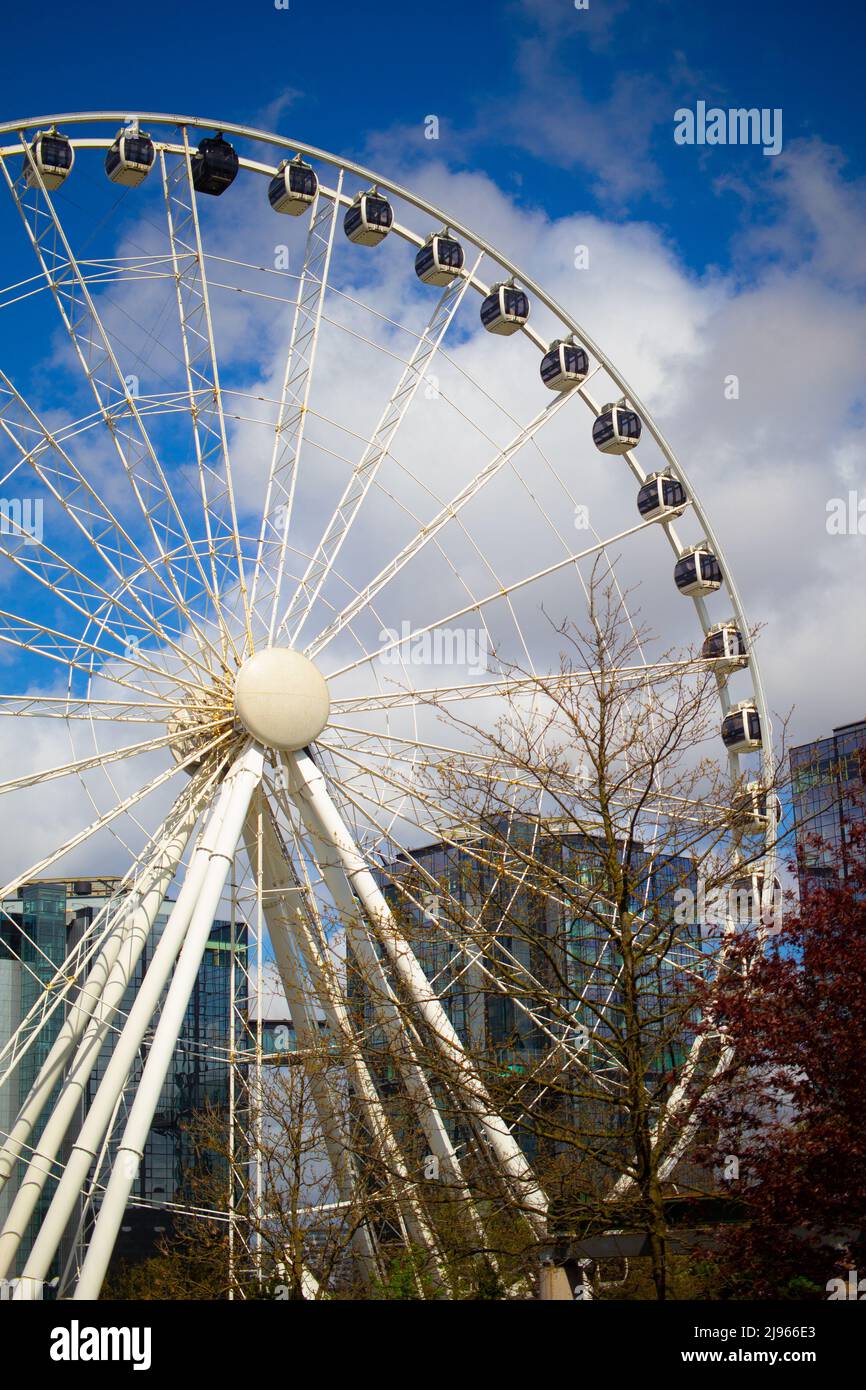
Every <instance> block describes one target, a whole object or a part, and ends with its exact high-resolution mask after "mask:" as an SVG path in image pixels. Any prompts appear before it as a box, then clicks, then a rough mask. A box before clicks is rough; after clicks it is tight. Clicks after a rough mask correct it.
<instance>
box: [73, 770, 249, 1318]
mask: <svg viewBox="0 0 866 1390" xmlns="http://www.w3.org/2000/svg"><path fill="white" fill-rule="evenodd" d="M263 761H264V755H263V753H262V750H261V748H258V747H256V746H255V745H250V746H249V747H248V748H247V749H246V750H245V751H244V752H243V753H241V754H240V755H239V757H238V758H237V759H236V761H235V763H234V766H233V767H232V768H231V770H230V771H229V773H228V777H227V779H226V784H227V787H228V797H227V802H226V807H225V813H224V815H223V819H222V823H221V825H220V828H219V833H218V835H217V839H216V844H215V846H214V848H213V850H212V851H211V853H210V857H209V863H208V865H207V868H206V870H205V875H204V882H203V883H202V887H201V892H200V893H199V895H198V898H197V901H196V903H195V906H194V908H193V912H192V917H191V918H190V924H189V928H188V930H187V933H186V937H185V939H184V943H183V946H182V947H181V952H180V955H179V957H178V960H177V965H176V966H175V969H174V974H173V975H172V980H171V984H170V985H169V989H168V994H167V995H166V997H165V1002H164V1004H163V1006H162V1009H161V1010H160V1015H159V1023H158V1024H157V1027H156V1032H155V1034H154V1037H153V1042H152V1043H151V1046H150V1049H149V1051H148V1056H147V1061H146V1062H145V1065H144V1070H143V1072H142V1074H141V1080H140V1082H139V1084H138V1089H137V1090H136V1093H135V1099H134V1100H133V1102H132V1107H131V1109H130V1112H129V1118H128V1119H127V1122H126V1126H125V1128H124V1131H123V1137H122V1139H121V1141H120V1145H119V1147H118V1150H117V1155H116V1158H115V1161H114V1164H113V1167H112V1170H111V1177H110V1178H109V1180H108V1186H107V1187H106V1189H105V1194H104V1196H103V1199H102V1205H101V1207H100V1209H99V1215H98V1217H97V1218H96V1224H95V1225H94V1228H93V1234H92V1236H91V1239H90V1245H89V1247H88V1250H87V1254H86V1256H85V1258H84V1263H83V1264H82V1266H81V1273H80V1275H79V1278H78V1284H77V1286H76V1289H75V1293H74V1295H73V1297H74V1298H75V1299H78V1300H81V1299H91V1298H98V1297H99V1291H100V1289H101V1288H102V1281H103V1279H104V1278H105V1272H106V1270H107V1269H108V1263H109V1260H110V1259H111V1254H112V1251H113V1250H114V1244H115V1241H116V1240H117V1233H118V1231H119V1230H120V1223H121V1222H122V1220H123V1213H124V1211H125V1210H126V1203H127V1201H128V1199H129V1194H130V1192H131V1191H132V1184H133V1183H134V1182H135V1179H136V1176H137V1174H138V1169H139V1165H140V1163H141V1159H142V1158H143V1156H144V1146H145V1144H146V1142H147V1135H148V1131H149V1129H150V1126H151V1123H152V1121H153V1116H154V1114H155V1112H156V1107H157V1105H158V1103H159V1096H160V1092H161V1090H162V1086H163V1082H164V1081H165V1078H166V1074H167V1072H168V1069H169V1066H170V1065H171V1059H172V1054H173V1053H174V1049H175V1047H176V1045H177V1039H178V1035H179V1034H180V1030H181V1028H182V1027H183V1020H184V1015H185V1013H186V1008H187V1004H188V1003H189V1000H190V996H191V994H192V992H193V989H194V988H195V982H196V978H197V976H198V971H199V966H200V965H201V961H202V957H203V955H204V952H205V947H206V945H207V941H208V936H209V935H210V931H211V928H212V926H213V920H214V917H215V915H216V912H217V909H218V907H219V903H220V898H221V897H222V894H223V890H224V888H225V885H226V880H227V878H228V874H229V870H230V868H231V866H232V864H233V862H234V857H235V853H236V851H237V847H238V842H239V840H240V838H241V835H242V833H243V828H244V820H245V818H246V814H247V811H248V809H249V804H250V801H251V799H252V796H253V793H254V792H255V789H256V787H257V786H258V785H259V783H260V782H261V779H262V767H263Z"/></svg>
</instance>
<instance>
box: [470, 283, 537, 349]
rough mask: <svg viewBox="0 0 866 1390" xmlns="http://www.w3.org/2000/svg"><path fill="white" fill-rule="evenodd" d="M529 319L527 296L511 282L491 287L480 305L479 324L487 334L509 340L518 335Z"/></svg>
mask: <svg viewBox="0 0 866 1390" xmlns="http://www.w3.org/2000/svg"><path fill="white" fill-rule="evenodd" d="M528 318H529V295H528V294H527V293H526V291H525V290H521V289H520V288H519V287H518V286H517V285H515V283H514V281H513V280H507V281H503V283H502V284H500V285H491V287H490V293H489V294H488V295H487V296H486V298H485V299H484V300H483V301H482V304H481V322H482V324H483V325H484V327H485V328H486V329H487V332H488V333H498V334H499V335H500V336H501V337H503V338H510V337H511V334H512V333H518V332H519V331H520V329H521V328H522V327H523V325H524V324H525V323H526V321H527V319H528Z"/></svg>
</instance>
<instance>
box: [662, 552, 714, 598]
mask: <svg viewBox="0 0 866 1390" xmlns="http://www.w3.org/2000/svg"><path fill="white" fill-rule="evenodd" d="M723 582H724V576H723V575H722V567H721V565H720V564H719V562H718V560H717V559H716V557H715V555H714V554H713V552H712V551H711V550H710V548H709V546H708V545H707V543H706V541H701V542H700V543H699V544H698V545H694V546H691V547H690V548H689V549H688V550H684V551H683V553H682V555H681V556H680V558H679V559H678V560H677V562H676V564H675V565H674V583H675V584H676V586H677V588H678V589H679V591H680V593H681V594H686V595H688V596H689V597H690V598H692V597H694V596H695V595H699V594H713V593H715V592H716V590H717V589H720V588H721V587H722V584H723Z"/></svg>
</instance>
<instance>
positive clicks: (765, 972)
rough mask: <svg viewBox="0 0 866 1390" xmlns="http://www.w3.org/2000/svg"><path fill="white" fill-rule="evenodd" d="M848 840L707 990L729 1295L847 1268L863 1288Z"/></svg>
mask: <svg viewBox="0 0 866 1390" xmlns="http://www.w3.org/2000/svg"><path fill="white" fill-rule="evenodd" d="M848 851H849V852H848V855H847V863H846V868H847V876H846V877H845V878H844V880H843V879H842V877H841V868H840V874H839V878H838V879H837V880H835V881H833V880H830V881H829V882H825V883H824V884H823V885H822V886H821V887H820V888H813V889H810V890H808V891H806V892H805V893H804V895H803V898H802V901H801V902H800V904H799V907H797V906H796V905H793V904H792V906H791V907H790V909H789V911H788V914H787V916H786V918H785V920H784V921H783V923H782V925H781V928H780V929H779V931H778V934H777V935H775V936H773V937H772V938H771V939H770V941H769V942H768V943H767V942H764V943H761V942H760V941H758V940H757V939H756V938H755V937H754V936H748V937H743V938H742V939H740V940H739V941H738V942H737V943H736V944H735V945H734V946H733V948H732V953H731V958H730V964H729V968H728V969H727V970H725V972H724V973H723V974H722V976H721V978H719V979H718V980H717V982H716V983H715V985H714V987H713V990H712V993H711V997H710V998H709V1000H708V1001H707V1005H708V1007H707V1013H708V1015H709V1016H710V1017H711V1018H712V1022H713V1025H714V1026H718V1027H720V1028H721V1029H722V1030H723V1034H724V1036H725V1037H726V1040H727V1042H728V1043H729V1045H730V1049H731V1052H730V1055H731V1061H730V1064H729V1065H728V1066H727V1067H726V1069H725V1071H724V1074H723V1075H722V1077H721V1081H720V1085H719V1086H718V1087H716V1088H714V1091H713V1093H712V1097H711V1099H709V1100H708V1102H707V1103H706V1105H705V1117H706V1121H707V1124H706V1127H705V1133H707V1134H709V1135H711V1136H712V1140H711V1142H709V1143H708V1145H707V1149H706V1152H705V1155H704V1156H705V1158H709V1159H710V1160H711V1161H713V1162H714V1164H716V1165H717V1166H718V1168H719V1170H720V1172H721V1171H723V1172H725V1173H726V1174H727V1179H726V1186H727V1188H728V1190H729V1191H730V1194H731V1196H732V1198H735V1199H738V1205H739V1204H742V1206H741V1208H740V1209H741V1212H742V1214H743V1215H744V1216H745V1220H744V1222H742V1223H741V1224H736V1225H733V1226H731V1227H730V1229H729V1230H728V1231H727V1232H726V1234H725V1236H724V1238H723V1241H722V1249H721V1264H722V1268H723V1271H724V1274H725V1276H726V1278H725V1286H726V1290H727V1292H728V1293H729V1294H730V1295H732V1296H734V1297H737V1296H740V1297H754V1298H779V1297H783V1298H785V1297H787V1298H822V1299H823V1298H827V1297H828V1296H829V1294H830V1293H833V1291H834V1289H835V1290H839V1289H840V1287H841V1286H840V1285H838V1284H837V1285H835V1286H834V1285H832V1284H830V1281H831V1280H834V1279H837V1280H838V1279H845V1280H846V1286H847V1287H848V1288H854V1287H856V1284H857V1282H858V1276H854V1277H853V1278H852V1277H851V1275H850V1271H852V1270H853V1271H858V1272H859V1277H860V1278H862V1279H863V1281H864V1282H863V1286H862V1287H863V1292H862V1293H861V1295H860V1296H861V1297H866V1116H864V1110H866V826H861V827H860V828H859V829H854V830H853V831H852V833H851V839H850V843H849V846H848ZM835 1296H837V1297H838V1296H845V1295H842V1294H840V1293H839V1292H836V1293H835ZM847 1296H849V1297H850V1296H851V1294H848V1295H847Z"/></svg>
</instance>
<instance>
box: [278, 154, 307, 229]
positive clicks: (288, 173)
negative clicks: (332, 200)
mask: <svg viewBox="0 0 866 1390" xmlns="http://www.w3.org/2000/svg"><path fill="white" fill-rule="evenodd" d="M318 188H319V180H318V178H317V177H316V172H315V170H314V169H313V166H312V164H307V163H306V162H305V161H304V160H303V159H302V158H301V156H300V155H299V154H298V155H295V158H294V159H284V160H283V162H282V164H281V165H280V166H279V168H278V169H277V172H276V173H275V174H274V177H273V178H272V179H271V181H270V183H269V184H268V202H269V203H270V205H271V207H272V208H273V210H274V212H285V213H288V215H289V217H300V216H301V214H302V213H304V212H306V211H307V208H308V207H309V206H310V204H311V203H312V202H313V200H314V198H315V196H316V193H317V192H318Z"/></svg>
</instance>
